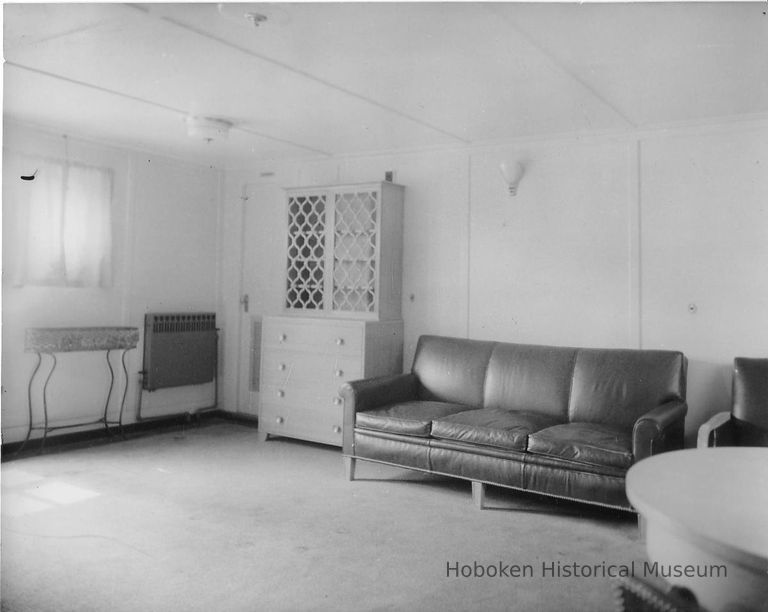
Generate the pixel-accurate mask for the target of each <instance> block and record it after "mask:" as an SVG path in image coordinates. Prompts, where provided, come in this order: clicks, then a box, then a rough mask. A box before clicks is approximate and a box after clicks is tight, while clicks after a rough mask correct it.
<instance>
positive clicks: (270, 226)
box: [237, 184, 286, 416]
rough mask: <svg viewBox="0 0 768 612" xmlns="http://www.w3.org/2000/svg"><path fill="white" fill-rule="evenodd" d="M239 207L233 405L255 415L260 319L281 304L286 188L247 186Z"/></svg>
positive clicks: (258, 380) (279, 308)
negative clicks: (237, 318)
mask: <svg viewBox="0 0 768 612" xmlns="http://www.w3.org/2000/svg"><path fill="white" fill-rule="evenodd" d="M241 207H242V210H241V239H240V245H241V257H240V294H239V296H238V299H239V303H240V310H239V320H238V325H237V327H238V330H237V335H238V338H239V354H238V381H237V395H238V397H237V406H238V410H239V412H241V413H243V414H246V415H249V416H257V415H258V409H259V388H260V384H261V383H260V372H259V370H260V361H261V360H260V357H261V324H262V318H263V317H264V315H265V314H277V313H280V312H281V311H282V307H283V304H282V294H283V289H284V288H283V278H284V275H285V261H284V259H285V240H284V237H285V231H286V230H285V225H286V222H285V192H284V191H283V189H281V188H280V187H279V186H278V185H275V184H246V185H245V186H244V187H243V195H242V198H241Z"/></svg>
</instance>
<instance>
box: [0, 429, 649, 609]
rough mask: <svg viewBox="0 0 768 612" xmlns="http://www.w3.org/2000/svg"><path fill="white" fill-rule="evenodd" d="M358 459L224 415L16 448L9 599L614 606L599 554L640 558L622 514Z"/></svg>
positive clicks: (633, 530) (161, 604)
mask: <svg viewBox="0 0 768 612" xmlns="http://www.w3.org/2000/svg"><path fill="white" fill-rule="evenodd" d="M357 472H358V478H359V479H358V480H356V481H354V482H348V481H346V480H345V478H344V470H343V466H342V460H341V454H340V450H339V449H333V448H330V447H324V446H319V445H314V444H309V443H302V442H298V441H290V440H277V439H273V440H269V441H267V442H266V443H259V442H257V441H256V430H255V429H253V428H252V427H248V426H245V425H241V424H237V423H231V422H227V421H223V420H212V421H210V422H207V423H204V424H202V425H201V426H199V427H193V428H186V429H181V428H179V429H178V430H175V431H170V432H168V431H166V432H162V433H158V434H154V435H145V436H143V437H137V438H134V439H129V440H128V441H125V442H113V443H107V444H102V445H97V446H92V447H90V448H80V449H74V450H65V451H62V452H56V453H50V454H45V455H41V456H32V457H27V458H22V459H17V460H14V461H7V462H5V463H3V464H2V593H1V598H2V610H3V611H7V612H25V611H30V612H31V611H34V612H45V611H56V612H64V611H68V610H71V611H77V612H84V611H96V612H106V611H110V612H111V611H134V610H136V611H142V612H147V611H158V612H160V611H162V612H171V611H184V612H187V611H197V610H200V611H203V610H205V611H210V610H216V611H244V612H246V611H247V612H253V611H257V610H267V611H273V610H334V611H336V610H338V611H344V610H355V611H359V610H449V611H451V610H456V611H464V610H467V611H469V610H478V611H479V610H515V611H516V610H524V611H528V610H533V611H536V610H540V611H550V610H552V611H555V610H558V611H560V610H589V611H599V610H612V609H614V586H615V579H612V578H608V577H602V576H600V573H601V570H600V568H601V567H608V566H613V565H620V564H630V563H631V562H632V561H633V560H635V561H641V560H643V559H644V558H645V557H644V553H643V546H642V542H641V540H640V537H639V533H638V529H637V522H636V519H635V517H634V515H631V514H628V513H619V512H611V511H605V510H601V509H598V508H592V507H589V506H584V505H579V504H568V503H564V502H557V501H554V500H549V499H542V498H539V497H535V496H531V495H525V494H521V493H515V492H513V491H504V490H501V489H494V488H490V489H489V491H488V498H487V501H488V504H489V505H491V506H492V508H490V509H485V510H482V511H480V510H478V509H476V508H475V507H474V506H473V505H472V503H471V495H470V485H469V483H468V482H462V481H455V480H448V479H437V478H432V477H429V476H426V475H420V474H417V473H414V472H407V471H404V470H396V469H393V468H390V467H387V466H378V465H374V464H369V463H363V462H360V463H359V464H358V470H357ZM574 563H576V564H579V566H593V568H594V572H595V573H597V574H598V576H597V577H589V578H587V577H566V576H563V575H562V571H561V576H560V577H558V576H557V575H552V574H553V573H555V572H554V571H550V570H552V569H554V570H556V568H557V567H560V568H561V570H562V568H565V567H566V566H572V564H574ZM558 564H559V565H558ZM515 566H519V569H518V571H519V572H521V573H522V574H523V575H519V576H514V575H513V574H514V573H515V569H514V568H515ZM595 566H597V567H595ZM481 569H482V572H483V573H484V574H486V575H485V576H482V577H481V576H480V575H479V574H480V572H481ZM565 571H567V570H565ZM491 573H495V574H497V575H495V576H488V574H491ZM462 574H469V576H467V577H465V576H462Z"/></svg>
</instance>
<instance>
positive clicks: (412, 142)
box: [3, 2, 768, 166]
mask: <svg viewBox="0 0 768 612" xmlns="http://www.w3.org/2000/svg"><path fill="white" fill-rule="evenodd" d="M765 10H766V5H765V2H745V3H735V2H712V3H682V4H672V3H647V4H646V3H624V4H603V3H599V4H575V3H571V4H552V3H542V4H535V3H534V4H523V3H500V2H493V3H458V2H447V3H444V2H427V3H410V2H406V3H394V2H385V3H346V2H345V3H319V2H306V3H298V4H283V3H263V4H245V3H229V4H218V5H217V4H155V3H150V4H73V3H57V4H5V5H4V55H5V60H6V63H5V66H4V106H3V111H4V117H6V118H9V119H12V120H15V121H17V122H22V123H26V124H32V125H39V126H44V127H51V128H54V129H55V130H57V131H61V132H63V133H69V134H76V135H80V136H84V137H88V138H92V139H96V140H100V141H107V142H110V143H115V144H118V145H123V146H129V147H134V148H140V149H143V150H147V151H152V152H155V153H162V154H166V155H170V156H174V157H177V158H182V159H188V160H191V161H195V162H198V163H206V164H208V163H213V164H217V165H224V166H235V165H236V166H243V165H247V164H251V163H256V162H261V161H268V160H273V159H301V158H317V157H322V156H332V155H344V154H355V153H363V152H374V151H389V150H413V149H422V148H432V147H445V146H463V145H476V144H486V143H495V142H506V141H512V140H514V139H518V138H524V137H528V136H539V135H542V136H547V135H557V134H574V133H575V134H579V133H589V132H615V131H622V130H634V129H646V128H649V129H650V128H657V127H663V126H669V125H679V124H688V123H696V122H703V121H723V120H731V119H734V118H741V117H760V118H763V117H766V116H768V16H766V14H765ZM248 12H258V13H260V14H262V15H264V16H266V17H267V21H266V22H264V23H262V24H261V25H260V26H259V27H254V26H253V25H252V23H250V22H249V21H248V20H247V19H246V18H245V17H244V16H243V15H244V14H245V13H248ZM190 115H199V116H207V117H215V118H220V119H225V120H227V121H229V122H231V123H232V124H233V125H234V127H233V129H232V130H231V131H230V135H229V139H227V140H226V141H215V142H211V143H206V142H204V141H202V140H199V139H193V138H190V137H189V136H188V135H187V131H186V126H185V118H186V117H187V116H190Z"/></svg>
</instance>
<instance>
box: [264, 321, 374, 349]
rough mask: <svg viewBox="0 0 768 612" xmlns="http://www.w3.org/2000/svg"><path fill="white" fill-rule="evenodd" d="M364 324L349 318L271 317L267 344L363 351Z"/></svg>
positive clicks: (265, 341)
mask: <svg viewBox="0 0 768 612" xmlns="http://www.w3.org/2000/svg"><path fill="white" fill-rule="evenodd" d="M364 334H365V324H364V323H362V322H349V321H324V320H322V319H302V320H296V321H292V320H291V319H288V318H278V317H270V318H266V319H264V325H263V327H262V343H263V345H264V346H270V347H279V348H284V349H289V350H301V351H317V352H320V353H323V354H325V355H333V354H336V353H353V354H355V353H356V354H360V352H361V351H362V348H363V338H364Z"/></svg>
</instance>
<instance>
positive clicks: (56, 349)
mask: <svg viewBox="0 0 768 612" xmlns="http://www.w3.org/2000/svg"><path fill="white" fill-rule="evenodd" d="M138 341H139V329H138V328H137V327H33V328H28V329H27V330H26V338H25V346H24V350H25V351H26V352H28V353H35V354H36V355H37V363H36V365H35V369H34V370H33V372H32V376H30V379H29V384H28V386H27V404H28V408H29V428H28V430H27V437H26V439H25V440H24V442H23V444H22V445H21V448H20V449H19V451H21V449H23V448H24V445H25V444H26V443H27V442H28V441H29V438H30V436H31V434H32V431H33V430H35V429H41V430H42V431H43V441H42V445H41V449H42V448H44V447H45V440H46V437H47V436H48V433H49V432H51V431H55V430H57V429H67V428H71V427H83V426H85V425H96V424H99V423H101V424H103V425H104V428H105V429H106V430H107V433H109V427H110V425H116V426H117V427H118V428H119V431H120V433H121V434H122V433H123V409H124V408H125V398H126V394H127V392H128V370H127V369H126V366H125V354H126V352H127V351H129V350H131V349H133V348H136V345H137V344H138ZM79 351H104V352H105V355H106V361H107V367H108V368H109V391H108V393H107V399H106V401H105V403H104V413H103V415H102V416H101V417H100V418H99V419H96V420H94V421H86V422H79V423H70V424H67V425H50V424H49V414H48V383H49V382H50V380H51V376H53V372H54V370H55V369H56V364H57V360H56V354H57V353H74V352H79ZM112 351H121V356H120V363H121V364H122V370H123V379H124V381H125V384H124V387H123V395H122V400H121V402H120V412H119V414H118V416H117V419H116V420H115V419H114V418H112V419H110V418H109V404H110V400H111V399H112V393H113V391H114V389H115V370H114V368H113V367H112V362H111V361H110V354H111V353H112ZM43 355H47V356H48V357H49V358H50V362H51V367H50V370H48V374H47V375H46V376H45V382H44V383H43V389H42V412H43V414H42V416H43V422H42V424H35V415H34V412H35V411H34V409H33V402H32V389H33V386H34V384H35V380H36V379H37V378H38V373H40V372H41V365H42V363H43Z"/></svg>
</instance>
